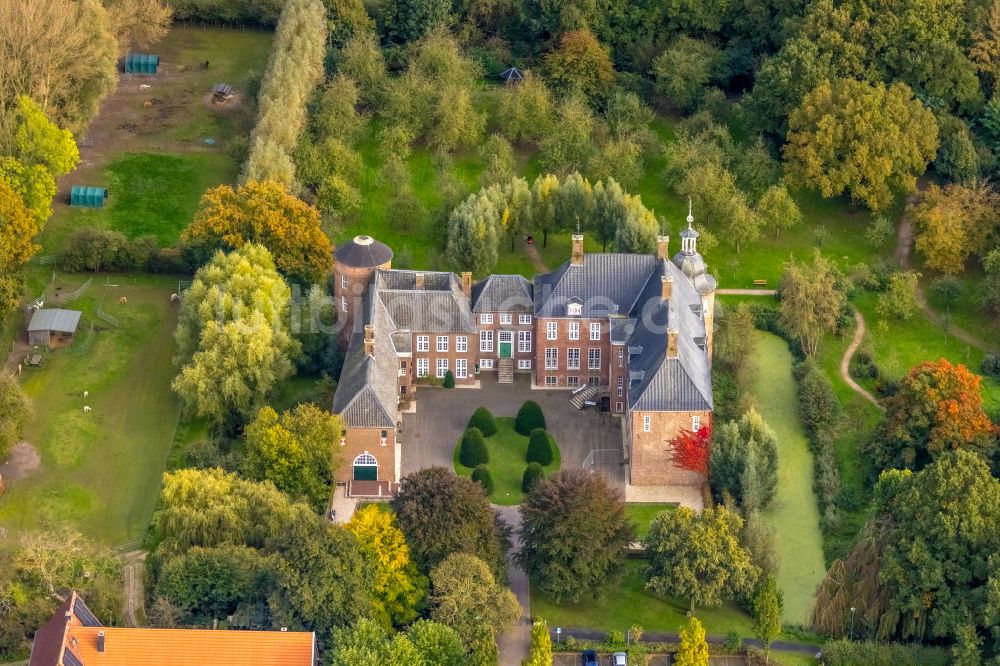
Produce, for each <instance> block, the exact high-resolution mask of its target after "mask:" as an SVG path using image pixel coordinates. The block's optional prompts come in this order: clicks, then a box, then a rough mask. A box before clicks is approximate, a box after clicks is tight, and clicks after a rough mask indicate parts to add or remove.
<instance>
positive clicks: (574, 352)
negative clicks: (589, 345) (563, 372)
mask: <svg viewBox="0 0 1000 666" xmlns="http://www.w3.org/2000/svg"><path fill="white" fill-rule="evenodd" d="M566 369H567V370H579V369H580V349H579V348H578V347H571V348H569V349H567V350H566Z"/></svg>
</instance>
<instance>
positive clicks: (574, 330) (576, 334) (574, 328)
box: [569, 321, 580, 340]
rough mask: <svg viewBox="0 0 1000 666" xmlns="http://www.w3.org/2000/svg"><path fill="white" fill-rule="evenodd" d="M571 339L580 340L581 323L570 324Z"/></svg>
mask: <svg viewBox="0 0 1000 666" xmlns="http://www.w3.org/2000/svg"><path fill="white" fill-rule="evenodd" d="M569 339H570V340H579V339H580V322H578V321H571V322H570V323H569Z"/></svg>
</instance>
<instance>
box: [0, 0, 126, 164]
mask: <svg viewBox="0 0 1000 666" xmlns="http://www.w3.org/2000/svg"><path fill="white" fill-rule="evenodd" d="M0 25H3V26H4V43H5V53H7V54H9V56H10V57H6V58H4V59H3V60H2V61H0V100H3V102H2V103H0V126H2V125H3V124H5V119H4V118H3V116H5V115H6V114H7V112H9V111H10V109H11V106H12V105H13V104H14V103H16V101H17V100H18V99H19V97H20V96H22V95H23V96H26V97H30V98H31V99H33V100H35V101H36V102H37V103H38V105H39V106H40V107H41V110H42V111H43V112H44V113H46V114H48V115H49V116H50V117H51V118H52V119H53V120H54V121H55V122H56V123H58V124H59V125H60V126H62V127H66V128H69V129H72V130H78V129H80V128H82V127H84V126H85V125H86V124H87V122H89V121H90V119H91V118H93V117H94V116H95V115H96V114H97V109H98V106H99V105H100V103H101V100H102V99H103V98H104V97H105V96H106V95H107V94H108V93H110V92H111V91H112V90H113V89H114V87H115V83H116V82H117V81H118V73H117V71H116V59H117V50H118V44H117V42H116V41H115V37H114V35H112V34H111V32H110V30H109V27H108V16H107V12H106V11H105V9H104V7H102V6H101V3H100V2H99V1H98V0H79V1H78V0H52V2H34V1H33V0H4V1H3V2H0ZM7 135H8V131H6V129H5V128H2V127H0V136H7ZM5 152H6V151H5Z"/></svg>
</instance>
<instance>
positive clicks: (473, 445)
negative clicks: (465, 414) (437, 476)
mask: <svg viewBox="0 0 1000 666" xmlns="http://www.w3.org/2000/svg"><path fill="white" fill-rule="evenodd" d="M458 460H459V461H460V462H461V463H462V464H463V465H465V466H466V467H475V466H476V465H485V464H486V463H488V462H489V461H490V452H489V451H487V450H486V438H485V437H483V432H482V431H481V430H480V429H479V428H469V429H468V430H466V431H465V433H464V434H463V435H462V445H461V448H460V449H459V452H458Z"/></svg>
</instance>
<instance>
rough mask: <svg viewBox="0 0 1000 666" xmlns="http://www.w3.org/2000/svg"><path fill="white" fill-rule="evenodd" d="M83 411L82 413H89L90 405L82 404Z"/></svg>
mask: <svg viewBox="0 0 1000 666" xmlns="http://www.w3.org/2000/svg"><path fill="white" fill-rule="evenodd" d="M83 413H84V414H89V413H90V405H84V406H83Z"/></svg>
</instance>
